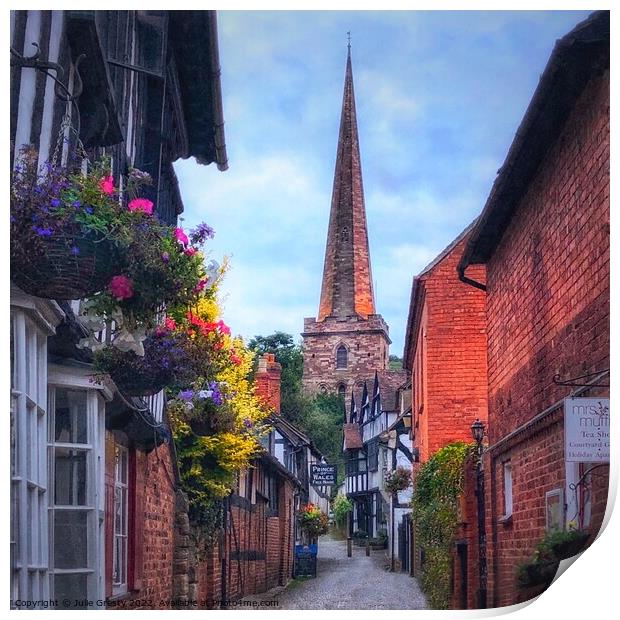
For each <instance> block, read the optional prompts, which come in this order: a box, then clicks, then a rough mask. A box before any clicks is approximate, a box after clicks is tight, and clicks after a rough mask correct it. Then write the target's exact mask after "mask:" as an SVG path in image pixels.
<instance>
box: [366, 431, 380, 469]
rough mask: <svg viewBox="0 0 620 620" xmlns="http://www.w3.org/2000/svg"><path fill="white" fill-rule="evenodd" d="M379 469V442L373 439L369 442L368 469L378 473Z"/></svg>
mask: <svg viewBox="0 0 620 620" xmlns="http://www.w3.org/2000/svg"><path fill="white" fill-rule="evenodd" d="M378 468H379V440H378V439H376V438H375V439H372V440H371V441H369V442H368V469H369V471H377V469H378Z"/></svg>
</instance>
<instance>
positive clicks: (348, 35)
mask: <svg viewBox="0 0 620 620" xmlns="http://www.w3.org/2000/svg"><path fill="white" fill-rule="evenodd" d="M347 48H348V49H349V53H350V52H351V31H350V30H348V31H347Z"/></svg>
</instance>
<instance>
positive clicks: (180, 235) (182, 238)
mask: <svg viewBox="0 0 620 620" xmlns="http://www.w3.org/2000/svg"><path fill="white" fill-rule="evenodd" d="M174 237H175V239H176V240H177V241H178V242H179V243H182V244H183V245H189V239H188V238H187V235H186V234H185V232H184V231H183V229H182V228H175V229H174Z"/></svg>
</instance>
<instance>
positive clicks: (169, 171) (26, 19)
mask: <svg viewBox="0 0 620 620" xmlns="http://www.w3.org/2000/svg"><path fill="white" fill-rule="evenodd" d="M10 27H11V30H10V38H11V90H10V102H11V115H10V138H11V148H12V152H11V164H12V165H13V162H14V160H15V158H16V157H17V156H18V154H19V150H20V148H21V147H22V146H23V145H28V144H29V145H32V146H34V147H35V148H36V149H37V151H38V153H39V162H40V163H41V164H43V163H44V162H45V161H47V160H49V159H50V158H51V155H52V153H53V151H54V149H55V145H56V144H62V145H63V146H62V159H61V160H62V161H63V162H64V161H66V157H67V151H68V149H70V148H72V144H73V143H74V141H75V135H76V134H78V135H79V137H80V140H81V142H82V143H83V145H84V147H85V148H86V150H87V152H88V155H89V157H91V158H92V157H98V156H100V155H103V154H105V155H109V156H110V157H111V158H112V163H113V173H114V178H115V180H116V182H117V183H121V184H122V182H123V177H124V175H126V174H127V172H128V169H129V167H130V166H132V167H135V168H138V169H140V170H143V171H145V172H148V173H149V174H150V175H151V177H152V179H153V185H152V186H151V188H150V195H148V197H149V198H151V199H152V200H153V202H154V203H155V204H156V212H157V215H158V217H159V218H160V219H162V220H163V221H165V222H167V223H169V224H173V223H174V222H176V220H177V216H178V215H179V214H180V213H181V212H182V211H183V203H182V201H181V197H180V193H179V188H178V185H177V180H176V176H175V173H174V169H173V165H172V164H173V162H174V161H175V160H176V159H178V158H187V157H195V158H196V159H197V160H198V161H199V162H200V163H204V164H208V163H211V162H214V163H215V164H216V165H217V167H218V168H219V169H220V170H226V168H227V160H226V149H225V145H224V133H223V116H222V102H221V92H220V78H219V75H220V74H219V71H220V69H219V59H218V42H217V29H216V18H215V12H214V11H11V17H10ZM63 118H64V119H65V120H68V122H69V125H70V126H71V127H72V128H73V130H74V132H73V133H72V132H70V131H69V127H68V126H67V124H66V123H63ZM59 136H60V137H61V141H60V142H59V141H58V138H59ZM10 297H11V299H10V302H11V408H10V420H11V531H10V536H11V600H12V601H17V600H33V601H45V600H49V599H59V600H61V599H63V598H65V597H66V598H68V599H90V600H101V599H104V598H105V583H104V572H105V567H106V563H109V562H112V564H113V565H114V567H115V569H114V577H113V579H114V593H119V592H123V591H124V590H126V589H127V580H126V574H127V570H126V564H127V549H126V547H123V544H122V543H123V541H124V540H126V538H127V536H126V535H125V534H126V531H124V529H123V528H124V527H126V523H127V518H126V510H127V509H126V505H124V504H123V503H122V501H120V500H119V498H122V493H115V492H114V491H115V490H116V489H115V487H113V488H112V493H109V492H108V485H107V484H106V483H104V474H105V473H106V472H105V471H104V469H105V463H104V462H105V458H104V456H105V446H104V440H105V434H106V431H119V432H122V433H124V435H125V436H126V437H127V438H128V440H129V441H130V442H132V443H133V444H135V445H136V446H137V447H138V448H139V449H141V450H150V449H152V448H153V447H154V445H157V444H158V443H161V442H162V441H165V440H166V438H167V437H166V436H167V434H168V433H169V431H168V429H167V426H166V424H165V420H164V419H163V405H164V402H163V395H162V393H160V394H156V395H155V396H153V397H149V398H148V399H146V400H144V401H143V400H141V399H131V398H129V399H128V398H125V397H123V395H122V394H121V393H120V392H119V390H118V389H117V387H116V386H115V385H114V384H113V383H112V382H111V381H109V380H108V381H101V382H99V383H93V381H92V380H91V375H92V366H91V364H90V363H89V361H90V360H89V357H88V355H87V354H85V353H84V351H83V350H81V349H78V348H77V347H76V343H77V342H78V341H79V339H80V338H83V337H84V336H85V335H87V333H86V332H85V331H84V329H83V328H82V327H81V325H80V323H79V321H78V320H77V318H76V315H77V314H78V313H79V308H80V301H79V300H73V301H58V300H52V299H42V298H37V297H32V296H30V295H27V294H26V293H24V292H23V291H21V290H20V289H18V288H17V287H16V286H14V285H13V284H11V296H10ZM117 467H118V466H117ZM117 479H119V480H120V478H119V477H118V476H117ZM121 482H122V480H121ZM110 502H112V512H113V513H114V514H117V515H119V518H118V519H115V520H114V521H115V523H114V526H113V528H112V530H111V531H112V533H113V536H114V540H115V543H117V542H118V543H119V544H115V546H114V554H113V555H114V557H113V558H111V557H106V551H105V549H106V547H105V545H104V538H105V536H106V521H109V519H108V517H106V515H108V514H109V511H108V512H106V506H107V505H108V504H109V503H110Z"/></svg>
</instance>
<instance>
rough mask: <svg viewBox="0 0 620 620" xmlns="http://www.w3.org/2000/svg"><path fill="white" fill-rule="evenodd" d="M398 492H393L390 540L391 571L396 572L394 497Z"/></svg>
mask: <svg viewBox="0 0 620 620" xmlns="http://www.w3.org/2000/svg"><path fill="white" fill-rule="evenodd" d="M395 496H396V494H395V493H392V497H391V498H390V504H391V505H392V536H390V538H391V540H390V544H391V549H390V556H391V561H390V571H391V572H394V498H395Z"/></svg>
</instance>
